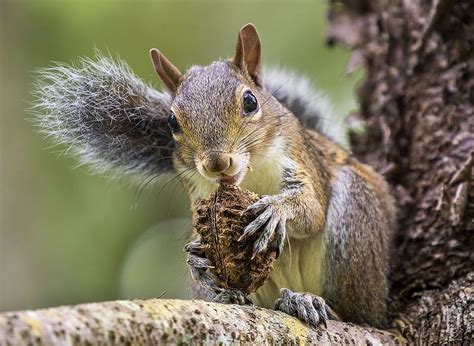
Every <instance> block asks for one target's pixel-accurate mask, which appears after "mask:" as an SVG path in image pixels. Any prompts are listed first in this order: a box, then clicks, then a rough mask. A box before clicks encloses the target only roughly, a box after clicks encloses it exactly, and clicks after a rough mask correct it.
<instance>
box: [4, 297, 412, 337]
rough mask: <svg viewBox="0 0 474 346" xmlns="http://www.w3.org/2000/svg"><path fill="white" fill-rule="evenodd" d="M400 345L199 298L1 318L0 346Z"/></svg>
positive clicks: (351, 329)
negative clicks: (100, 345) (312, 327)
mask: <svg viewBox="0 0 474 346" xmlns="http://www.w3.org/2000/svg"><path fill="white" fill-rule="evenodd" d="M401 342H403V339H402V338H401V337H399V336H397V335H395V334H392V333H389V332H385V331H380V330H375V329H372V328H363V327H360V326H356V325H353V324H349V323H341V322H336V321H329V323H328V329H327V330H324V329H311V328H308V327H307V326H306V325H305V324H303V323H301V322H300V321H298V320H297V319H295V318H292V317H290V316H288V315H286V314H284V313H281V312H277V311H272V310H267V309H263V308H259V307H251V306H237V305H222V304H216V303H209V302H204V301H198V300H195V301H184V300H164V299H163V300H161V299H150V300H130V301H114V302H105V303H92V304H83V305H77V306H64V307H57V308H51V309H44V310H36V311H21V312H10V313H3V314H1V315H0V345H24V344H33V345H35V344H36V345H51V344H53V345H64V344H74V345H77V344H79V345H87V344H89V345H97V344H125V345H130V344H139V345H142V344H152V345H156V344H176V343H185V344H189V343H195V344H207V343H223V344H234V343H239V344H240V343H246V344H255V343H256V344H273V343H279V344H285V345H287V344H304V343H324V344H343V343H345V344H361V343H363V344H394V343H401Z"/></svg>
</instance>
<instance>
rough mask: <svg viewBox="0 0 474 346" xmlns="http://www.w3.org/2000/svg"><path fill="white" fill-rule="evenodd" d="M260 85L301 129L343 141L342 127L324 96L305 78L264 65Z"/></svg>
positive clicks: (343, 131)
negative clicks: (295, 119)
mask: <svg viewBox="0 0 474 346" xmlns="http://www.w3.org/2000/svg"><path fill="white" fill-rule="evenodd" d="M263 84H264V86H265V88H266V89H267V90H268V91H269V92H270V93H271V94H272V95H273V96H274V97H275V98H276V99H277V100H278V101H280V102H281V103H282V104H283V105H284V106H285V107H286V108H288V109H289V110H290V111H291V112H292V113H293V114H294V115H295V116H296V117H297V118H298V119H299V121H300V122H301V124H302V125H303V126H304V127H305V128H307V129H309V130H317V131H320V132H321V133H323V134H325V135H326V136H328V137H329V138H331V139H333V140H336V141H337V142H343V141H344V136H345V128H344V126H343V125H342V124H340V123H339V122H338V120H337V118H335V117H334V115H333V110H332V106H331V102H330V101H329V98H328V96H327V95H325V94H324V93H323V92H321V91H319V90H316V89H315V88H314V87H313V85H312V84H311V82H310V80H309V79H308V78H306V77H304V76H301V75H298V74H295V73H294V72H290V71H287V70H284V69H280V68H276V67H270V68H265V71H264V73H263Z"/></svg>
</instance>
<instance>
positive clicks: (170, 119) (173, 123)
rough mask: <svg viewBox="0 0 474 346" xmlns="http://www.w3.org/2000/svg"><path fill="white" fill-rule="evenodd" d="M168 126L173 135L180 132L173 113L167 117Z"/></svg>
mask: <svg viewBox="0 0 474 346" xmlns="http://www.w3.org/2000/svg"><path fill="white" fill-rule="evenodd" d="M168 126H169V127H170V129H171V131H172V132H173V133H177V132H179V131H180V130H181V128H180V127H179V124H178V119H176V115H175V114H174V113H173V112H171V114H170V115H169V117H168Z"/></svg>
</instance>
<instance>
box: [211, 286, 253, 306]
mask: <svg viewBox="0 0 474 346" xmlns="http://www.w3.org/2000/svg"><path fill="white" fill-rule="evenodd" d="M212 301H213V302H215V303H221V304H237V305H253V302H252V299H250V297H249V296H247V295H246V294H244V293H243V292H242V291H239V290H233V289H226V290H223V291H222V292H221V293H219V294H218V295H216V296H215V298H214V299H213V300H212Z"/></svg>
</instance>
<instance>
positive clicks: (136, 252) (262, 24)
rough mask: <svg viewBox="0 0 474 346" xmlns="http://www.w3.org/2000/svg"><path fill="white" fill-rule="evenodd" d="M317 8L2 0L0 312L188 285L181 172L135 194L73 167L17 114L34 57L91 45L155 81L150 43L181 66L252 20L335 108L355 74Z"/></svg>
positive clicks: (201, 58) (220, 48)
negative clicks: (332, 43)
mask: <svg viewBox="0 0 474 346" xmlns="http://www.w3.org/2000/svg"><path fill="white" fill-rule="evenodd" d="M325 12H326V5H325V1H291V2H290V1H274V0H267V1H217V0H216V1H189V2H185V1H156V0H155V1H137V0H135V1H132V0H130V1H93V0H76V1H50V0H49V1H40V0H30V1H13V0H10V1H8V0H0V28H1V32H0V34H1V36H0V72H1V74H0V155H1V156H0V164H1V166H0V203H1V204H0V311H4V310H13V309H25V308H37V307H46V306H53V305H58V304H70V303H80V302H87V301H99V300H110V299H116V298H130V297H156V296H159V295H161V294H163V293H164V297H166V298H174V297H179V298H185V297H187V296H188V291H187V288H186V284H185V281H186V276H187V271H186V268H185V264H184V263H185V261H184V254H183V252H182V248H183V245H184V244H185V243H186V231H187V230H189V228H190V214H189V212H188V201H187V199H186V197H185V195H184V193H183V191H182V189H181V187H180V186H179V184H178V183H177V182H175V181H173V182H171V183H169V184H166V183H167V182H168V181H169V179H170V177H163V179H161V181H160V182H159V183H158V184H156V185H155V186H153V187H151V188H148V189H146V190H145V191H143V192H141V191H140V189H139V188H138V187H137V185H136V184H132V183H131V182H130V181H128V180H125V179H124V180H119V181H117V180H111V179H110V178H109V177H107V176H93V175H91V174H89V173H88V170H87V167H79V168H75V166H76V164H77V162H76V161H75V159H74V158H70V157H67V156H64V155H61V154H60V153H61V151H62V150H63V149H64V148H61V147H57V146H52V144H53V143H52V142H51V141H50V140H49V139H44V138H42V137H41V135H39V134H38V133H37V132H36V131H35V129H34V126H33V125H32V123H31V121H29V120H28V118H31V115H30V114H29V113H28V112H27V111H26V109H27V108H28V107H29V105H30V103H31V102H32V97H31V95H30V92H31V89H32V83H33V82H34V79H35V75H34V71H35V70H36V69H38V68H40V67H46V66H48V65H51V64H52V62H53V61H60V62H71V61H73V60H75V59H77V58H78V57H79V56H93V54H94V48H95V47H97V48H98V49H100V50H102V51H108V52H110V54H111V55H112V56H117V55H118V56H120V57H121V58H123V59H124V60H125V61H127V62H128V64H129V65H130V66H131V67H132V69H133V70H134V71H135V72H136V73H137V74H138V75H139V76H140V77H142V78H143V79H144V80H146V81H147V82H150V83H153V84H154V85H157V86H159V85H158V82H157V78H156V77H155V75H154V71H153V69H152V67H151V64H150V61H149V57H148V49H149V48H150V47H157V48H159V49H161V50H162V51H163V52H164V53H165V54H166V55H167V56H168V57H169V58H170V59H171V60H172V61H173V62H174V63H175V64H176V65H177V66H178V67H180V68H181V69H182V70H185V68H186V67H188V66H190V65H192V64H207V63H210V62H211V61H213V60H215V59H217V58H219V57H226V56H228V55H230V54H231V53H232V52H233V48H234V43H235V40H236V36H237V32H238V30H239V28H240V27H241V26H242V25H243V24H245V23H247V22H253V23H255V24H256V26H257V28H258V29H259V32H260V35H261V38H262V41H263V61H264V62H265V63H266V64H278V65H281V66H285V67H287V68H290V69H293V70H296V71H298V72H300V73H303V74H306V75H307V76H309V77H310V78H311V79H312V80H313V81H314V82H315V84H316V85H317V86H318V87H319V88H321V89H322V90H323V91H325V92H327V93H328V94H329V96H330V97H331V99H332V100H333V103H334V106H335V110H336V113H337V114H340V115H344V114H347V113H349V111H350V110H351V109H353V108H354V107H355V104H354V97H353V90H354V84H355V82H356V80H357V78H358V76H357V75H356V76H352V77H351V78H350V79H349V78H348V77H347V76H345V75H344V73H343V71H344V65H345V63H346V60H347V58H348V53H347V52H345V51H343V50H342V49H340V48H336V49H328V48H327V47H326V46H325V40H324V33H325ZM165 185H166V186H165ZM163 186H165V188H163Z"/></svg>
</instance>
